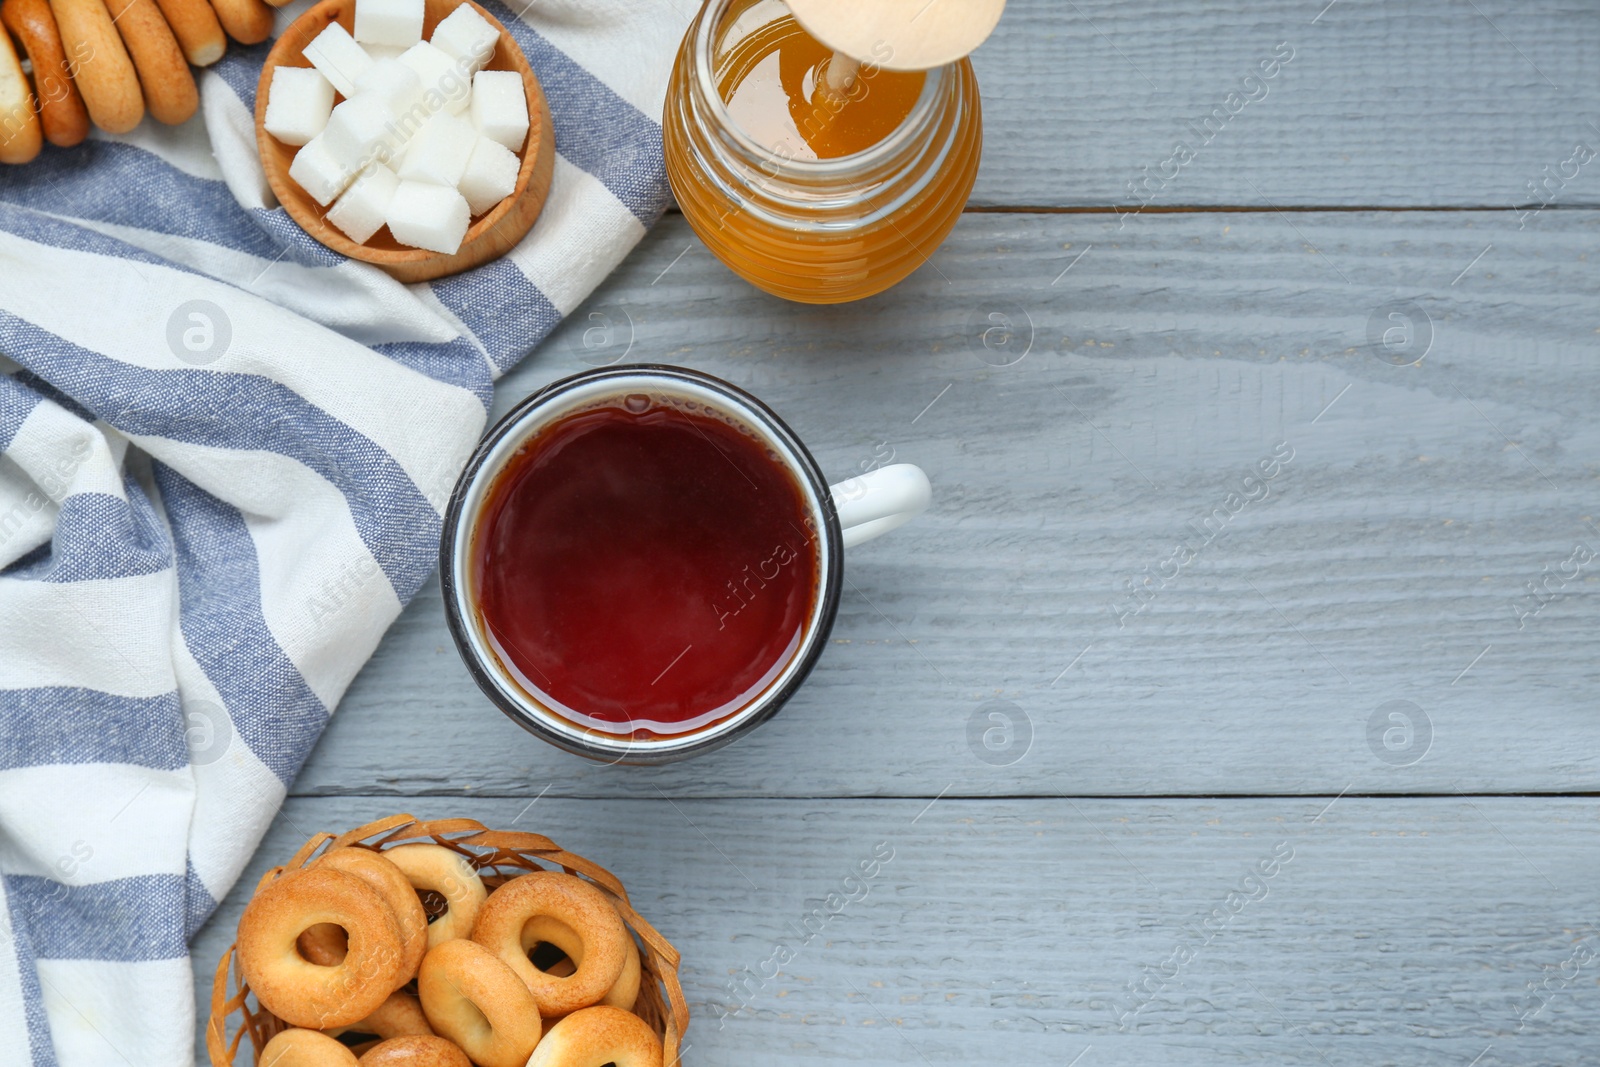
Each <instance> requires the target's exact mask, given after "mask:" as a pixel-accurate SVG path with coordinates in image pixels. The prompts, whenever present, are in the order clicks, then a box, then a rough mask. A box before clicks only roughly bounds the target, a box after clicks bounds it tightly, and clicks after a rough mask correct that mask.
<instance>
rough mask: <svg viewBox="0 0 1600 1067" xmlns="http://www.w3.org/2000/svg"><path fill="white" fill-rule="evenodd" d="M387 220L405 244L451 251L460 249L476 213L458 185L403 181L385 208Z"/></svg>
mask: <svg viewBox="0 0 1600 1067" xmlns="http://www.w3.org/2000/svg"><path fill="white" fill-rule="evenodd" d="M384 221H386V222H387V223H388V224H389V232H390V233H391V234H393V235H394V239H395V240H396V241H399V242H400V243H401V244H403V245H410V246H412V247H413V248H426V249H427V250H428V251H430V252H443V253H445V254H447V255H448V254H451V253H454V252H457V251H459V250H460V248H461V240H462V238H464V237H466V235H467V224H468V223H469V222H471V221H472V213H471V210H470V209H469V208H468V207H467V202H466V200H465V199H463V198H462V196H461V194H460V193H458V192H456V191H455V190H454V189H449V188H446V187H445V186H443V185H432V184H429V183H428V182H408V181H402V182H401V183H400V187H399V188H398V189H396V190H395V191H394V197H393V198H392V199H391V200H390V201H389V210H388V211H386V212H384Z"/></svg>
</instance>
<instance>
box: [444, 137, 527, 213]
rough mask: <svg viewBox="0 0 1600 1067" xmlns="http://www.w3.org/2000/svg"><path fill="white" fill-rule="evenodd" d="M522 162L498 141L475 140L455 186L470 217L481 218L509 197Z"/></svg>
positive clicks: (513, 190)
mask: <svg viewBox="0 0 1600 1067" xmlns="http://www.w3.org/2000/svg"><path fill="white" fill-rule="evenodd" d="M521 169H522V160H520V159H518V158H517V154H516V153H515V152H513V151H511V149H509V148H507V147H506V146H505V145H503V144H501V143H500V142H499V141H491V140H489V138H487V137H479V138H478V143H477V144H476V145H475V146H474V147H473V149H472V155H471V156H470V157H469V158H468V159H467V169H466V171H465V173H463V174H462V175H461V180H460V181H459V182H457V183H456V188H457V189H459V190H461V195H462V196H464V197H466V198H467V206H468V207H469V208H471V209H472V213H473V214H474V215H481V214H483V213H484V212H485V211H488V210H489V209H490V208H492V207H494V206H495V205H496V204H498V203H499V202H500V201H502V200H504V199H505V198H506V197H508V196H510V195H511V194H512V193H513V192H515V191H516V188H517V172H518V171H520V170H521Z"/></svg>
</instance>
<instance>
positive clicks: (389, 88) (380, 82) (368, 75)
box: [356, 59, 422, 116]
mask: <svg viewBox="0 0 1600 1067" xmlns="http://www.w3.org/2000/svg"><path fill="white" fill-rule="evenodd" d="M369 93H370V94H375V95H376V96H378V98H379V99H381V100H382V101H383V102H384V105H385V106H386V107H388V109H389V110H390V111H391V112H392V113H393V114H394V115H396V116H399V115H404V114H405V113H406V112H407V111H410V110H411V108H412V107H413V106H415V105H416V104H419V103H421V102H422V79H421V78H419V77H417V72H416V71H414V70H412V69H411V68H410V67H408V66H406V65H405V64H404V63H402V62H400V61H399V60H398V59H377V60H373V63H372V66H370V67H368V68H367V69H366V70H365V71H364V72H363V73H362V75H361V77H359V78H357V79H356V95H357V96H366V95H368V94H369Z"/></svg>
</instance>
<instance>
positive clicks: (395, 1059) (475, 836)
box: [206, 815, 689, 1067]
mask: <svg viewBox="0 0 1600 1067" xmlns="http://www.w3.org/2000/svg"><path fill="white" fill-rule="evenodd" d="M688 1021H689V1009H688V1005H687V1004H686V1002H685V1001H684V996H683V989H682V987H681V986H680V985H679V982H678V953H677V950H676V949H674V948H673V947H672V945H670V944H669V943H668V942H667V941H666V940H665V939H664V938H663V937H662V936H661V935H660V934H659V933H657V932H656V931H655V929H654V928H653V927H652V926H651V925H650V924H649V923H648V922H646V921H645V920H644V919H643V918H641V917H640V916H639V914H638V913H637V912H636V911H634V910H633V907H632V905H631V904H630V903H629V902H628V894H627V891H626V890H625V889H624V888H623V886H622V883H621V882H619V881H618V880H617V879H616V877H615V876H613V875H612V874H611V873H610V872H608V871H606V870H605V869H604V868H602V867H599V866H598V865H596V864H594V863H591V862H590V861H589V860H587V859H584V858H583V857H582V856H578V855H574V854H573V853H570V852H567V851H565V850H563V849H562V848H561V847H560V846H558V845H556V844H555V843H554V842H553V841H551V840H550V839H549V838H547V837H543V836H541V835H539V834H534V833H525V832H521V831H497V830H490V829H488V828H487V827H485V826H483V825H482V824H481V823H478V822H475V821H473V820H471V819H445V820H435V821H432V822H422V821H419V820H417V819H415V818H413V817H412V816H410V815H394V816H391V817H389V818H387V819H381V820H379V821H377V822H373V823H369V824H367V825H366V826H361V827H357V828H356V829H354V830H351V831H349V832H348V833H344V834H340V835H337V836H336V835H334V834H329V833H320V834H317V835H316V836H315V837H313V838H311V840H309V841H307V842H306V843H305V844H304V845H303V846H301V848H300V850H299V851H298V852H296V853H295V854H294V856H292V857H291V858H290V859H289V860H288V862H286V863H285V864H283V865H282V866H280V867H274V868H272V869H271V870H269V871H268V872H267V873H266V874H265V875H264V876H263V877H262V878H261V881H260V882H259V883H258V884H257V885H256V888H255V892H254V894H253V895H252V896H251V899H250V901H249V903H248V904H247V905H246V906H245V909H244V913H243V914H242V915H241V916H240V918H239V929H238V934H237V938H236V940H235V942H234V944H233V946H232V947H230V948H229V949H228V950H227V951H226V952H224V953H223V955H222V959H221V960H220V961H219V962H218V964H217V971H216V977H215V980H214V981H213V984H212V990H211V1018H210V1020H209V1022H208V1023H207V1025H206V1050H207V1052H208V1054H209V1056H210V1059H211V1063H212V1067H234V1065H236V1064H237V1065H240V1067H244V1065H248V1064H254V1065H257V1067H269V1065H270V1067H355V1065H356V1064H360V1065H361V1067H402V1065H405V1067H471V1065H474V1064H476V1065H477V1067H524V1065H526V1067H557V1065H563V1064H578V1063H583V1064H607V1063H614V1064H617V1065H618V1067H671V1065H673V1064H675V1063H676V1062H677V1059H678V1050H679V1046H680V1042H681V1039H682V1036H683V1032H684V1028H685V1027H686V1026H687V1025H688ZM230 1031H231V1036H230ZM246 1043H248V1044H249V1045H250V1049H251V1053H250V1056H249V1057H248V1058H246V1057H241V1056H240V1050H241V1047H242V1046H243V1045H244V1044H246Z"/></svg>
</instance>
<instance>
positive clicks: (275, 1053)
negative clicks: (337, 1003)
mask: <svg viewBox="0 0 1600 1067" xmlns="http://www.w3.org/2000/svg"><path fill="white" fill-rule="evenodd" d="M357 1062H359V1061H357V1059H356V1054H355V1053H354V1052H351V1051H350V1050H349V1049H347V1048H345V1047H344V1046H343V1045H341V1044H339V1042H337V1041H335V1040H334V1039H333V1038H331V1037H328V1036H327V1035H325V1034H319V1033H317V1032H316V1031H315V1030H285V1031H283V1032H282V1033H280V1034H277V1035H276V1036H274V1037H273V1039H272V1040H271V1041H268V1042H267V1044H266V1047H265V1048H263V1049H262V1050H261V1056H260V1057H259V1058H258V1059H257V1060H256V1067H356V1064H357Z"/></svg>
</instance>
